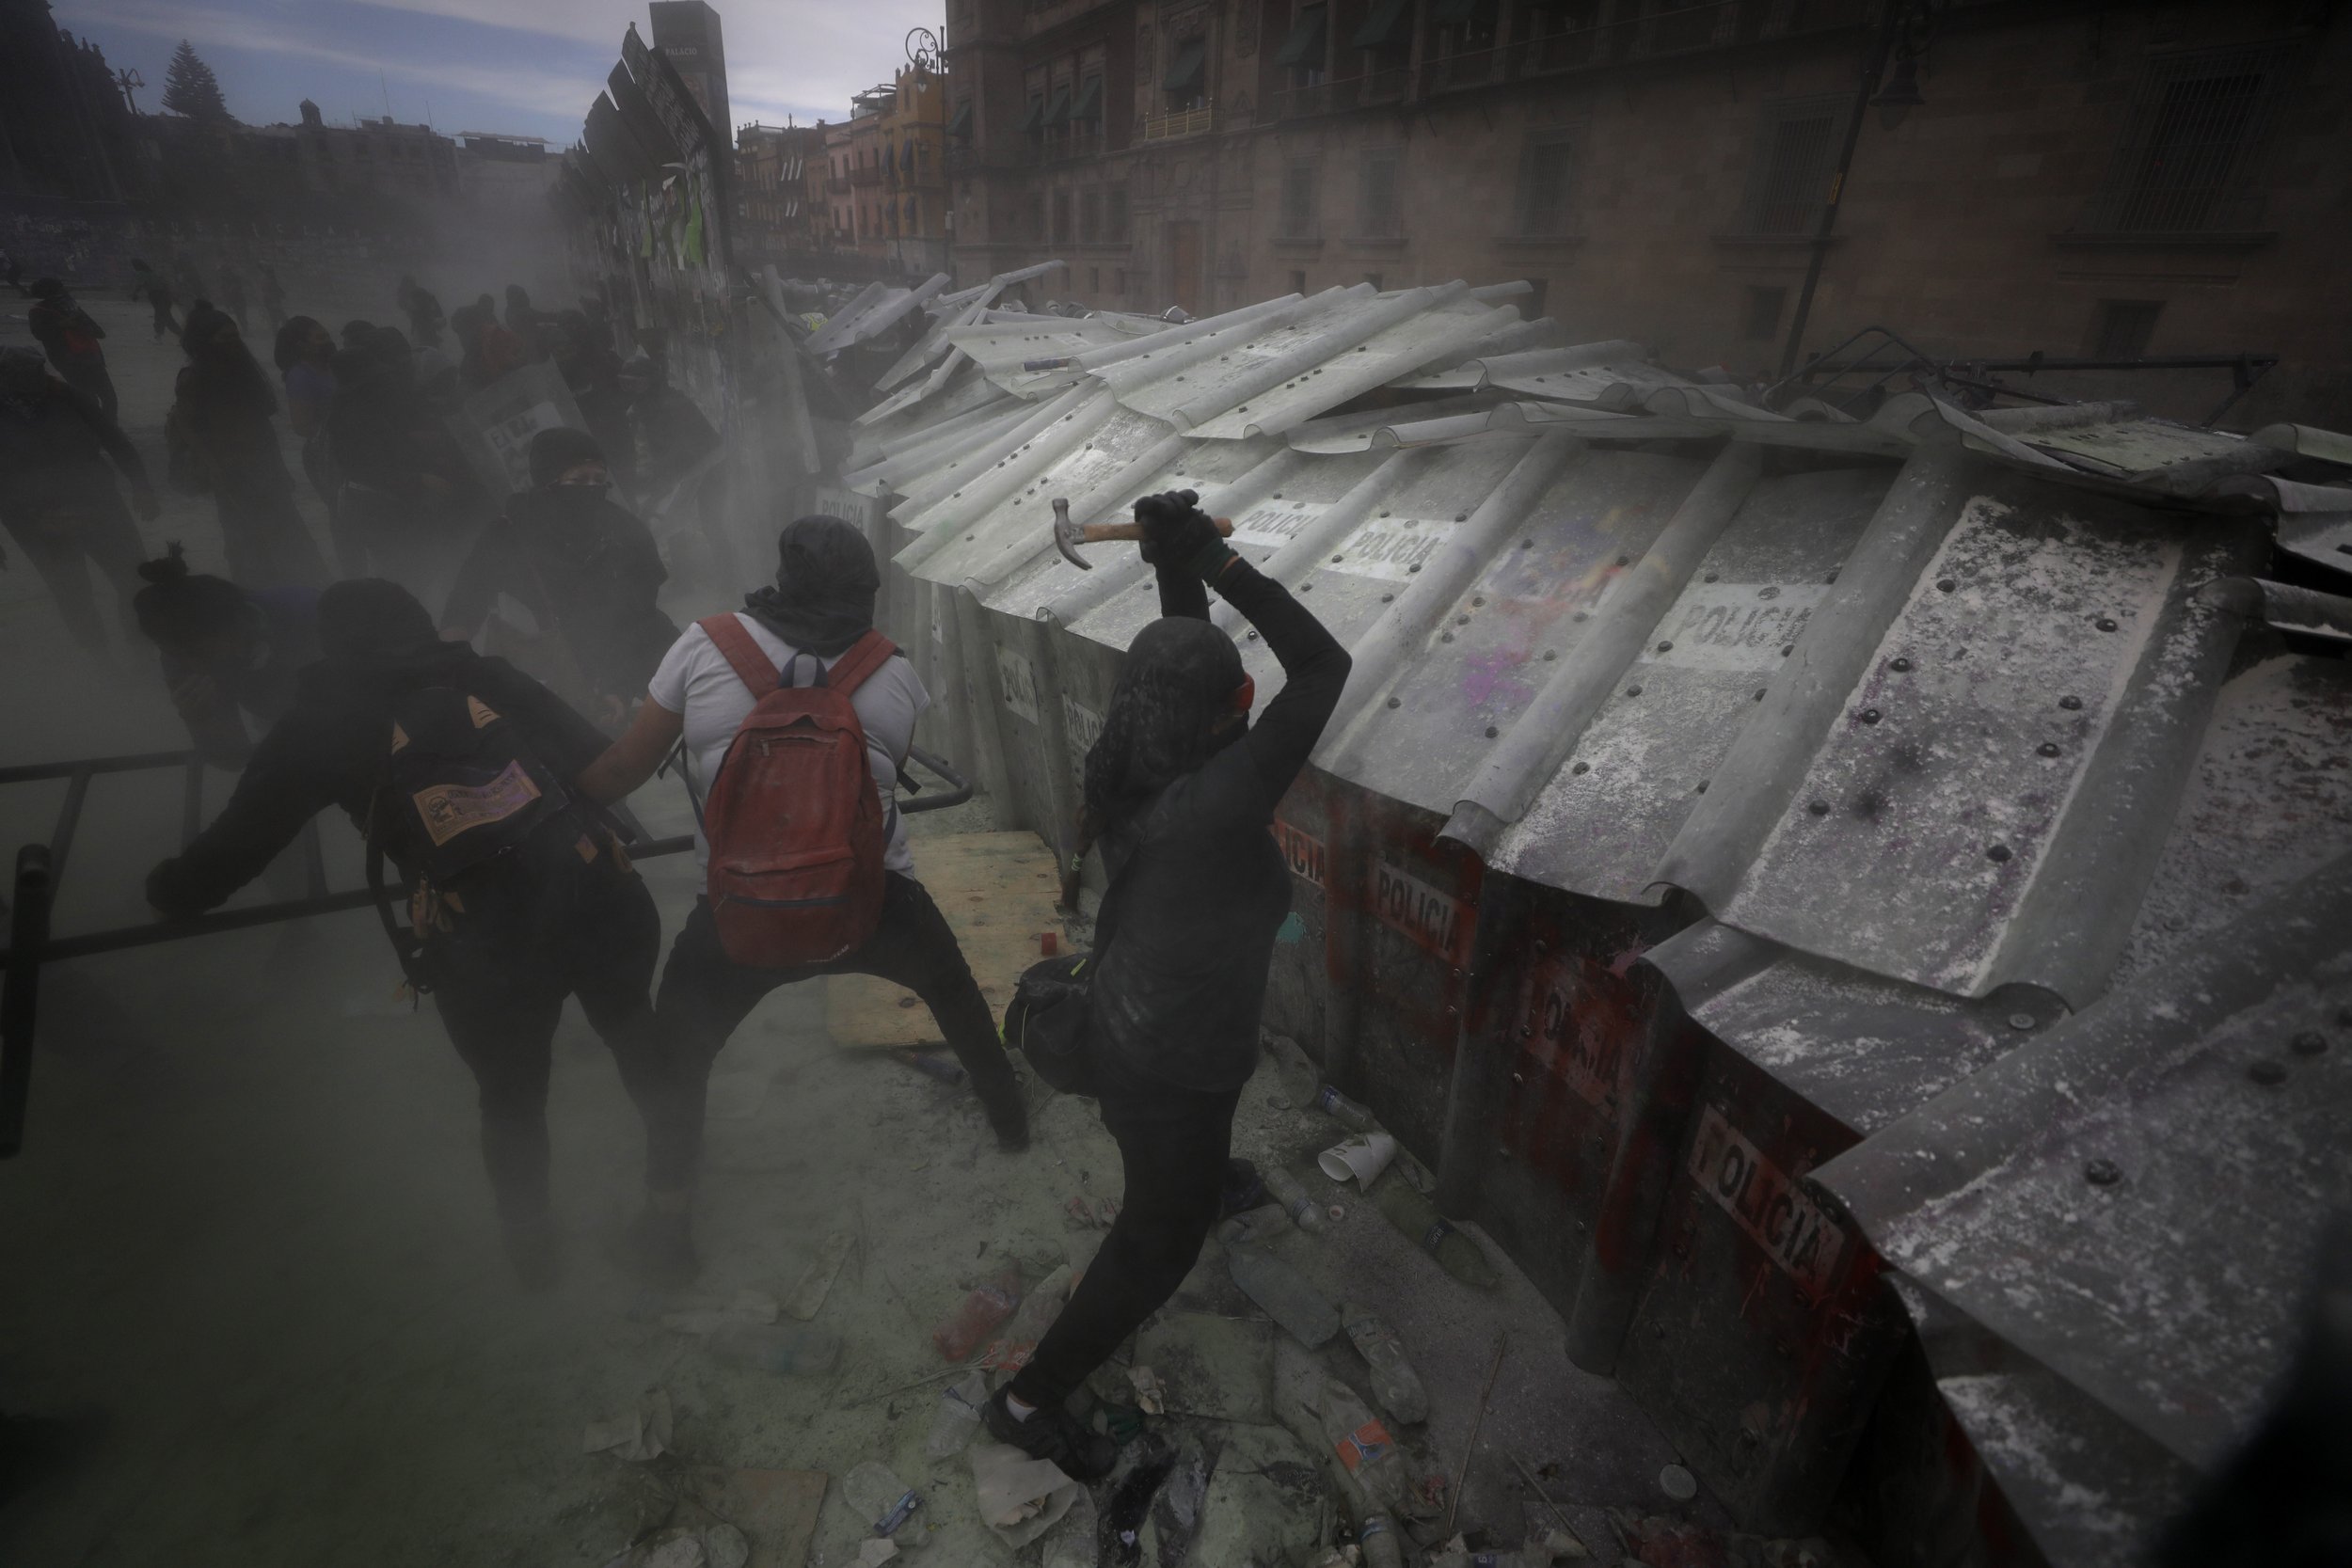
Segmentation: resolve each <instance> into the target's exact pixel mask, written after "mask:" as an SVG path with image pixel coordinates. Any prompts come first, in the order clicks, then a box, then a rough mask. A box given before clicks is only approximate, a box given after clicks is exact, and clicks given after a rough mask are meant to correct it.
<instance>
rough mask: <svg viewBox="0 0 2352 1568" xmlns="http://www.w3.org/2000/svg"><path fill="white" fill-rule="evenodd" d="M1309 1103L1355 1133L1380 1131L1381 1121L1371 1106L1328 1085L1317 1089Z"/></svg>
mask: <svg viewBox="0 0 2352 1568" xmlns="http://www.w3.org/2000/svg"><path fill="white" fill-rule="evenodd" d="M1308 1103H1309V1104H1311V1105H1312V1106H1313V1107H1314V1108H1315V1109H1316V1110H1318V1111H1321V1112H1322V1113H1323V1114H1324V1115H1325V1116H1327V1117H1330V1118H1331V1119H1332V1120H1333V1121H1336V1122H1338V1123H1339V1124H1340V1125H1341V1126H1343V1127H1346V1128H1350V1129H1352V1130H1354V1131H1355V1132H1378V1131H1379V1129H1380V1119H1379V1118H1378V1117H1375V1116H1374V1115H1373V1114H1372V1107H1371V1106H1369V1105H1365V1104H1362V1103H1360V1102H1359V1101H1353V1100H1350V1099H1348V1098H1347V1096H1345V1095H1343V1094H1342V1093H1340V1091H1339V1090H1337V1089H1335V1088H1333V1087H1332V1086H1331V1085H1328V1084H1326V1085H1323V1086H1321V1087H1320V1088H1318V1089H1316V1090H1315V1092H1314V1097H1313V1098H1312V1099H1311V1100H1310V1101H1308Z"/></svg>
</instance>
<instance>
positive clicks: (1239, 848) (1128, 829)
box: [982, 493, 1348, 1481]
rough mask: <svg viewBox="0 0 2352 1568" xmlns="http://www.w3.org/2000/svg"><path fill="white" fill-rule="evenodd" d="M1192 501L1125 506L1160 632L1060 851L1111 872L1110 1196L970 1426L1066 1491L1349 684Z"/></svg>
mask: <svg viewBox="0 0 2352 1568" xmlns="http://www.w3.org/2000/svg"><path fill="white" fill-rule="evenodd" d="M1192 503H1193V498H1192V496H1191V495H1190V494H1189V493H1178V494H1176V495H1172V496H1156V497H1152V498H1149V499H1146V500H1145V501H1142V502H1140V503H1138V504H1137V505H1136V520H1137V521H1139V522H1140V523H1142V524H1143V527H1144V543H1143V552H1144V558H1145V559H1146V560H1147V561H1150V562H1152V565H1153V566H1154V567H1155V568H1157V571H1158V574H1159V588H1160V610H1161V614H1162V619H1160V620H1158V621H1155V622H1153V623H1152V625H1150V626H1146V627H1145V628H1144V629H1143V630H1142V632H1141V633H1139V634H1138V635H1137V636H1136V640H1135V642H1134V644H1133V646H1131V647H1130V648H1129V649H1128V652H1127V657H1126V662H1125V664H1124V665H1123V666H1122V667H1121V669H1120V676H1119V683H1118V686H1117V687H1116V689H1114V690H1113V693H1112V696H1111V704H1110V710H1109V712H1108V713H1107V714H1105V715H1104V723H1103V733H1102V735H1101V736H1100V737H1098V738H1097V739H1096V741H1095V743H1094V745H1093V747H1092V748H1091V749H1090V750H1089V752H1088V753H1087V763H1086V803H1085V808H1084V812H1083V814H1082V816H1081V819H1080V823H1079V843H1080V853H1081V854H1082V855H1083V854H1084V853H1085V852H1086V850H1087V848H1088V847H1092V846H1096V845H1099V846H1100V847H1101V848H1102V850H1103V852H1104V860H1105V862H1106V863H1107V866H1108V869H1109V871H1110V888H1109V891H1108V892H1107V893H1106V894H1105V895H1104V899H1103V906H1102V910H1101V911H1100V913H1099V915H1098V917H1097V920H1096V925H1095V933H1096V935H1095V953H1096V964H1095V975H1094V980H1093V988H1092V1011H1091V1017H1090V1036H1091V1038H1090V1045H1091V1050H1092V1052H1093V1059H1094V1060H1093V1065H1094V1068H1095V1071H1096V1073H1097V1085H1098V1103H1099V1104H1100V1106H1101V1109H1102V1115H1103V1124H1104V1126H1105V1127H1107V1128H1108V1129H1109V1130H1110V1132H1111V1135H1112V1136H1113V1137H1115V1138H1117V1139H1118V1140H1119V1148H1120V1157H1121V1160H1122V1162H1123V1164H1124V1165H1125V1170H1126V1191H1125V1195H1124V1196H1123V1198H1122V1200H1121V1207H1120V1212H1119V1218H1118V1219H1117V1221H1116V1222H1115V1223H1114V1224H1113V1225H1112V1227H1111V1230H1110V1234H1109V1235H1108V1236H1107V1237H1105V1238H1104V1243H1103V1248H1102V1250H1101V1251H1100V1252H1099V1253H1097V1254H1096V1255H1095V1259H1094V1262H1093V1264H1092V1266H1090V1267H1089V1269H1088V1270H1087V1272H1086V1277H1085V1278H1084V1279H1083V1280H1081V1281H1080V1282H1079V1285H1078V1289H1077V1290H1076V1291H1074V1292H1073V1294H1072V1296H1071V1300H1070V1305H1069V1306H1068V1307H1065V1308H1064V1309H1063V1311H1062V1314H1061V1316H1060V1318H1059V1319H1058V1320H1057V1321H1056V1323H1055V1324H1054V1326H1053V1327H1052V1328H1051V1329H1049V1330H1047V1332H1046V1334H1045V1337H1044V1338H1042V1339H1041V1340H1040V1341H1039V1343H1038V1347H1037V1353H1036V1354H1035V1355H1034V1356H1033V1357H1032V1358H1031V1359H1030V1361H1029V1364H1028V1365H1027V1366H1026V1367H1025V1368H1023V1369H1022V1370H1021V1371H1020V1372H1019V1373H1018V1374H1017V1375H1016V1376H1015V1377H1014V1378H1013V1380H1012V1381H1011V1382H1010V1383H1009V1384H1007V1385H1006V1386H1005V1387H1004V1388H1002V1389H1000V1390H999V1391H998V1392H997V1394H996V1397H995V1398H994V1399H993V1400H992V1401H991V1402H989V1404H988V1405H987V1406H986V1408H985V1409H984V1411H983V1413H982V1415H983V1419H984V1420H985V1422H986V1424H987V1426H988V1430H989V1432H990V1433H992V1434H993V1435H994V1436H995V1437H997V1438H998V1439H999V1440H1000V1441H1003V1442H1007V1443H1010V1444H1012V1445H1013V1446H1014V1447H1016V1448H1019V1449H1022V1450H1023V1451H1024V1452H1025V1453H1028V1454H1030V1455H1032V1456H1036V1457H1040V1458H1049V1459H1052V1460H1053V1461H1054V1462H1055V1463H1056V1464H1057V1465H1060V1466H1061V1467H1062V1469H1063V1470H1064V1471H1066V1472H1067V1473H1069V1474H1070V1475H1071V1476H1073V1477H1075V1478H1077V1479H1079V1480H1082V1481H1083V1480H1092V1479H1094V1478H1096V1477H1099V1476H1102V1475H1104V1474H1106V1473H1107V1472H1108V1471H1109V1469H1110V1466H1111V1462H1112V1460H1113V1459H1114V1458H1115V1457H1116V1449H1115V1448H1114V1447H1113V1446H1112V1445H1111V1444H1110V1442H1109V1440H1108V1439H1106V1438H1103V1437H1100V1436H1097V1435H1096V1434H1095V1433H1092V1432H1089V1430H1087V1429H1086V1428H1085V1427H1083V1426H1081V1425H1080V1424H1079V1423H1078V1422H1077V1420H1076V1419H1075V1418H1073V1417H1072V1416H1071V1415H1070V1413H1069V1411H1068V1410H1067V1409H1066V1408H1065V1406H1064V1401H1066V1400H1067V1399H1068V1398H1069V1397H1070V1395H1071V1394H1072V1393H1073V1391H1074V1390H1075V1389H1076V1388H1077V1386H1078V1385H1079V1384H1080V1383H1081V1382H1083V1381H1084V1380H1085V1378H1086V1376H1087V1374H1088V1373H1089V1372H1090V1371H1092V1370H1094V1369H1095V1367H1097V1366H1098V1365H1100V1364H1101V1363H1102V1361H1103V1360H1104V1357H1105V1356H1107V1355H1109V1354H1111V1352H1113V1351H1114V1350H1116V1349H1117V1348H1118V1347H1119V1346H1120V1343H1121V1342H1122V1341H1124V1340H1125V1339H1126V1338H1127V1336H1128V1335H1130V1334H1132V1333H1134V1332H1135V1331H1136V1328H1137V1327H1139V1326H1140V1325H1141V1324H1142V1323H1143V1321H1144V1320H1145V1319H1146V1318H1148V1317H1149V1316H1151V1314H1152V1312H1154V1311H1156V1310H1157V1309H1158V1308H1159V1307H1160V1306H1161V1305H1162V1304H1163V1303H1165V1302H1166V1301H1167V1300H1168V1297H1169V1296H1170V1295H1171V1294H1173V1293H1174V1291H1175V1290H1176V1287H1177V1285H1178V1284H1179V1283H1181V1282H1182V1281H1183V1279H1184V1275H1185V1274H1186V1273H1188V1272H1189V1271H1190V1270H1191V1268H1192V1265H1193V1263H1194V1261H1195V1259H1198V1258H1199V1257H1200V1243H1201V1242H1202V1241H1203V1240H1204V1239H1205V1238H1206V1237H1207V1236H1208V1233H1209V1227H1211V1226H1212V1225H1214V1224H1215V1223H1216V1218H1217V1212H1218V1206H1219V1201H1220V1197H1221V1196H1222V1189H1223V1187H1224V1184H1225V1180H1226V1171H1227V1164H1226V1162H1227V1159H1228V1156H1229V1151H1230V1148H1231V1144H1232V1129H1233V1107H1234V1105H1235V1104H1236V1103H1237V1101H1239V1099H1240V1095H1241V1087H1242V1085H1244V1084H1245V1083H1247V1082H1248V1078H1249V1075H1250V1072H1251V1070H1252V1069H1254V1068H1255V1067H1256V1065H1257V1060H1258V1022H1259V1012H1260V1010H1261V1008H1262V1007H1263V1005H1264V1001H1265V988H1266V972H1267V968H1268V966H1269V964H1270V963H1271V962H1272V959H1273V954H1274V935H1275V931H1276V929H1277V927H1279V926H1280V925H1281V924H1282V920H1283V917H1284V916H1285V915H1286V914H1288V912H1289V911H1290V898H1291V883H1290V874H1289V872H1288V871H1287V870H1285V869H1284V867H1283V864H1282V857H1281V855H1280V854H1279V852H1278V851H1277V850H1276V848H1275V846H1274V840H1273V836H1272V834H1271V833H1270V832H1269V831H1268V830H1269V829H1270V827H1271V826H1272V823H1273V819H1274V808H1275V806H1276V804H1277V803H1278V802H1279V801H1280V800H1281V799H1282V796H1283V793H1284V792H1285V791H1286V790H1288V789H1289V788H1290V786H1291V782H1292V781H1293V780H1294V779H1295V778H1297V776H1298V773H1299V770H1300V769H1301V768H1304V767H1305V766H1306V764H1307V758H1308V755H1309V753H1311V752H1312V751H1313V750H1314V747H1315V743H1316V741H1317V740H1318V739H1319V738H1320V737H1321V736H1322V735H1323V728H1324V725H1325V724H1326V722H1327V721H1329V719H1330V717H1331V712H1332V709H1333V708H1334V707H1336V706H1337V705H1338V704H1339V700H1340V692H1341V690H1342V689H1343V688H1344V687H1345V686H1346V684H1347V673H1348V657H1347V651H1346V650H1345V649H1344V648H1343V647H1342V646H1340V644H1339V642H1338V641H1336V640H1334V639H1333V638H1332V636H1331V634H1330V633H1329V632H1327V631H1326V630H1325V629H1324V628H1323V626H1322V625H1321V623H1319V622H1317V621H1316V620H1315V618H1314V617H1313V616H1311V615H1310V614H1309V613H1308V612H1307V611H1306V610H1305V609H1304V608H1303V607H1302V606H1300V605H1299V604H1298V602H1297V601H1296V600H1295V599H1293V598H1292V597H1291V595H1290V594H1289V593H1288V592H1287V591H1286V590H1285V589H1284V588H1283V587H1282V586H1281V584H1279V583H1278V582H1276V581H1274V580H1273V579H1272V578H1265V577H1262V576H1260V575H1259V573H1258V571H1257V569H1256V568H1254V567H1252V566H1251V565H1250V564H1249V563H1248V562H1247V561H1246V560H1244V559H1242V558H1241V557H1240V556H1238V555H1236V554H1234V553H1233V551H1232V548H1231V547H1230V546H1228V545H1227V544H1226V543H1225V541H1224V540H1223V539H1221V538H1219V537H1218V536H1217V532H1216V526H1215V525H1214V524H1213V523H1212V522H1211V521H1210V520H1209V519H1208V518H1207V517H1206V516H1204V515H1201V514H1200V512H1199V511H1198V510H1196V509H1195V507H1194V506H1193V504H1192ZM1204 585H1206V587H1205V588H1204ZM1206 588H1215V589H1216V591H1217V592H1218V593H1219V594H1223V595H1224V597H1225V599H1226V602H1227V603H1229V604H1231V605H1232V606H1233V608H1234V609H1236V610H1240V611H1241V612H1242V614H1243V616H1244V617H1246V618H1247V619H1248V622H1249V624H1250V625H1251V626H1255V627H1256V628H1257V629H1258V631H1259V633H1260V635H1262V636H1263V638H1264V639H1265V642H1266V646H1267V647H1268V648H1269V649H1271V650H1272V651H1273V653H1274V656H1275V657H1277V658H1278V659H1279V660H1280V661H1281V664H1282V670H1283V673H1284V675H1285V677H1286V678H1285V682H1284V685H1283V688H1282V690H1281V692H1280V694H1279V695H1278V696H1276V697H1275V698H1274V700H1273V701H1272V702H1270V703H1268V704H1267V705H1266V709H1265V712H1264V713H1263V715H1262V716H1261V717H1260V718H1259V720H1258V721H1257V723H1256V724H1255V725H1252V724H1250V723H1249V722H1248V712H1249V705H1250V701H1251V695H1252V692H1251V687H1250V683H1249V680H1248V676H1247V675H1246V674H1245V673H1243V670H1242V662H1241V655H1240V654H1239V652H1238V651H1236V650H1235V648H1234V646H1233V642H1232V639H1231V638H1229V637H1227V636H1226V635H1225V634H1224V633H1223V632H1221V631H1219V630H1217V629H1216V627H1215V626H1212V625H1211V624H1210V623H1209V619H1208V614H1209V598H1208V594H1207V592H1206Z"/></svg>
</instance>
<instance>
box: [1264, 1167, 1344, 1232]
mask: <svg viewBox="0 0 2352 1568" xmlns="http://www.w3.org/2000/svg"><path fill="white" fill-rule="evenodd" d="M1260 1174H1261V1175H1262V1177H1263V1180H1264V1181H1265V1190H1266V1196H1268V1197H1271V1198H1272V1199H1274V1201H1275V1202H1277V1203H1279V1204H1280V1205H1281V1206H1282V1212H1284V1213H1286V1214H1288V1215H1289V1216H1290V1217H1291V1220H1292V1223H1294V1224H1295V1225H1296V1226H1297V1227H1298V1228H1299V1229H1301V1230H1304V1231H1306V1232H1307V1233H1308V1234H1309V1235H1321V1234H1322V1233H1323V1231H1324V1230H1325V1229H1326V1228H1327V1227H1328V1226H1329V1225H1330V1223H1331V1221H1330V1219H1329V1217H1328V1216H1327V1215H1326V1214H1325V1213H1324V1212H1323V1205H1322V1204H1320V1203H1317V1202H1316V1201H1315V1200H1314V1196H1313V1195H1312V1194H1311V1193H1309V1192H1308V1191H1307V1189H1306V1188H1305V1187H1304V1186H1303V1185H1301V1184H1300V1182H1299V1180H1298V1178H1296V1177H1295V1176H1293V1175H1292V1174H1291V1173H1290V1172H1288V1171H1286V1170H1284V1169H1283V1168H1282V1167H1281V1166H1279V1165H1268V1166H1267V1167H1266V1168H1265V1169H1264V1170H1263V1172H1262V1173H1260Z"/></svg>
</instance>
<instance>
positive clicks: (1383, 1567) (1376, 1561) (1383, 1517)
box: [1356, 1513, 1405, 1568]
mask: <svg viewBox="0 0 2352 1568" xmlns="http://www.w3.org/2000/svg"><path fill="white" fill-rule="evenodd" d="M1356 1544H1358V1545H1359V1546H1361V1547H1362V1548H1363V1549H1364V1563H1365V1568H1405V1545H1404V1543H1403V1542H1402V1541H1401V1540H1399V1539H1398V1537H1397V1533H1396V1521H1395V1520H1394V1519H1391V1518H1390V1517H1389V1516H1388V1515H1387V1514H1385V1513H1367V1514H1365V1515H1364V1517H1363V1522H1362V1523H1361V1524H1359V1525H1358V1526H1357V1527H1356Z"/></svg>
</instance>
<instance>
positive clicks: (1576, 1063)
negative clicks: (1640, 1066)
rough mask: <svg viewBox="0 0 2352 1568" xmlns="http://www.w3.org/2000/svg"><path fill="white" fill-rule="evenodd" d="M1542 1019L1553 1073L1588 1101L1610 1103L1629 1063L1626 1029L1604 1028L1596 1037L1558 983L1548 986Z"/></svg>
mask: <svg viewBox="0 0 2352 1568" xmlns="http://www.w3.org/2000/svg"><path fill="white" fill-rule="evenodd" d="M1541 1019H1542V1022H1540V1023H1539V1024H1538V1025H1537V1031H1538V1033H1539V1035H1540V1037H1542V1040H1543V1042H1544V1045H1545V1046H1546V1047H1547V1051H1546V1055H1547V1057H1548V1059H1549V1066H1550V1069H1551V1071H1552V1073H1553V1075H1554V1076H1555V1077H1558V1078H1561V1079H1563V1080H1565V1082H1566V1084H1567V1085H1568V1087H1570V1088H1572V1089H1574V1090H1575V1091H1576V1092H1577V1094H1578V1096H1579V1097H1580V1098H1581V1099H1582V1100H1583V1101H1585V1102H1586V1103H1587V1104H1590V1105H1593V1106H1596V1107H1599V1106H1602V1105H1604V1104H1606V1103H1607V1102H1608V1101H1610V1100H1611V1099H1612V1098H1613V1096H1614V1095H1615V1094H1616V1092H1617V1074H1618V1071H1619V1069H1621V1068H1622V1067H1623V1066H1624V1063H1625V1037H1624V1034H1623V1032H1622V1031H1619V1030H1614V1029H1605V1028H1604V1029H1601V1030H1599V1031H1597V1033H1598V1036H1599V1037H1598V1038H1595V1037H1593V1035H1592V1034H1591V1033H1588V1032H1587V1031H1586V1030H1585V1029H1584V1028H1583V1026H1582V1023H1581V1021H1580V1020H1579V1019H1578V1018H1577V1016H1576V1009H1575V1008H1574V1007H1572V1006H1569V993H1568V990H1567V989H1566V988H1565V986H1562V985H1557V984H1553V985H1546V986H1545V987H1544V999H1543V1007H1542V1013H1541Z"/></svg>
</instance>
